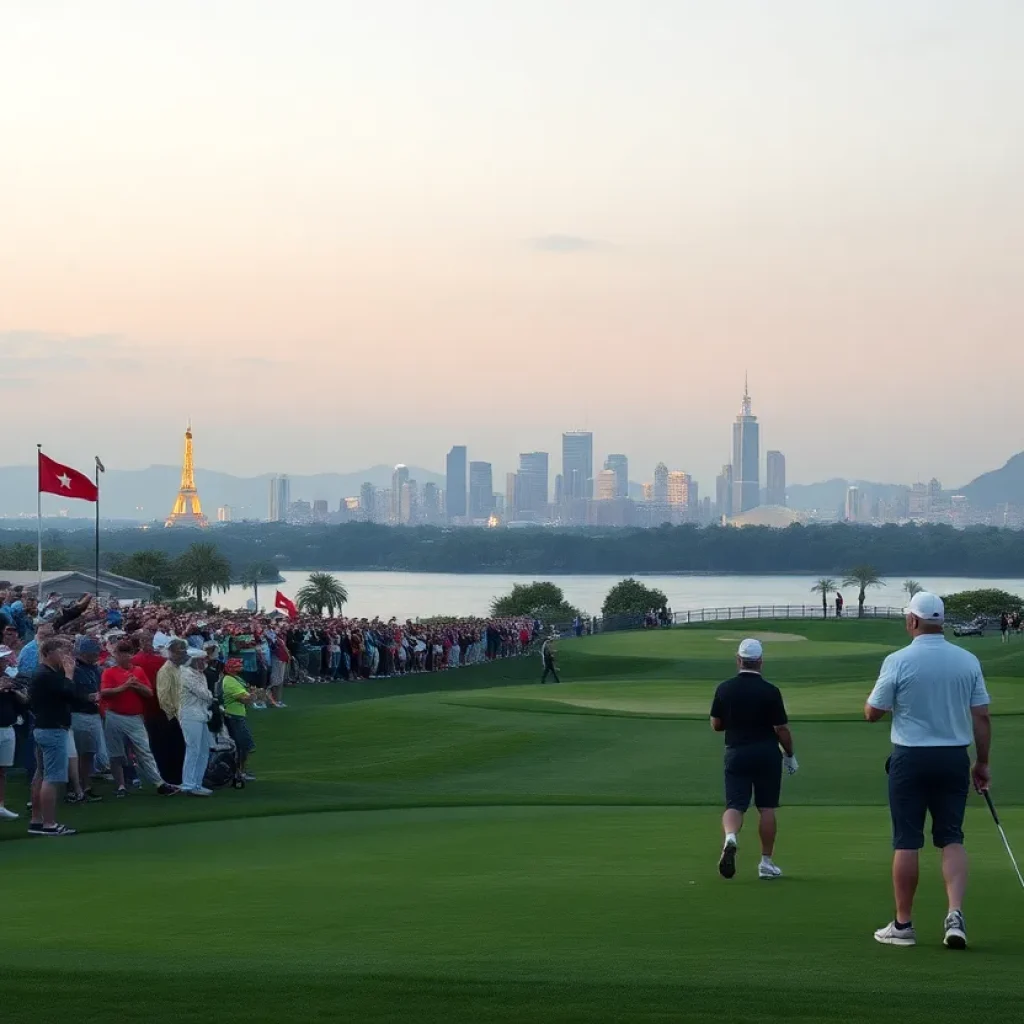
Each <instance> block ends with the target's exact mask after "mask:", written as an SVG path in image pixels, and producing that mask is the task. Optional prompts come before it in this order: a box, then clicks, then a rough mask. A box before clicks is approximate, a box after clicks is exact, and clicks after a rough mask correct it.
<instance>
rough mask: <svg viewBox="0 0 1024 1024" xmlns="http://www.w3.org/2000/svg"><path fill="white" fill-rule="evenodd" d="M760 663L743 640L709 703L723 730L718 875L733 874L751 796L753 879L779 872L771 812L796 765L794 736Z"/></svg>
mask: <svg viewBox="0 0 1024 1024" xmlns="http://www.w3.org/2000/svg"><path fill="white" fill-rule="evenodd" d="M763 663H764V650H763V648H762V647H761V642H760V641H759V640H744V641H743V643H741V644H740V647H739V650H738V651H737V652H736V666H737V668H738V669H739V671H738V673H737V674H736V675H735V676H733V678H732V679H727V680H726V681H725V682H724V683H721V684H720V685H719V687H718V689H717V690H715V699H714V701H713V702H712V704H711V728H712V729H714V730H715V732H724V733H725V813H724V814H723V815H722V831H723V832H724V833H725V845H724V846H723V847H722V856H721V858H720V859H719V861H718V871H719V874H721V876H722V877H723V878H732V877H733V875H735V874H736V851H737V845H738V842H737V836H738V835H739V832H740V829H741V828H742V827H743V815H744V814H746V812H747V808H748V807H750V799H751V796H753V799H754V805H755V806H756V807H757V810H758V814H759V815H760V821H759V823H758V834H759V836H760V838H761V862H760V864H758V866H757V877H758V878H765V879H769V878H779V877H781V875H782V871H781V869H780V868H779V867H778V865H776V863H775V862H774V861H773V860H772V855H773V854H774V852H775V834H776V831H777V823H776V820H775V810H776V808H777V807H778V806H779V795H780V793H781V791H782V769H783V767H785V769H786V771H787V772H788V773H789V774H790V775H792V774H793V773H794V772H795V771H796V770H797V768H798V767H799V766H798V765H797V761H796V758H795V757H794V756H793V737H792V735H791V734H790V731H789V724H788V722H789V719H788V718H787V717H786V707H785V705H784V704H783V702H782V694H781V693H780V692H779V690H778V688H777V687H775V686H772V684H771V683H769V682H768V680H767V679H765V678H764V676H763V675H761V667H762V665H763ZM780 745H781V748H782V749H781V751H780V749H779V747H780Z"/></svg>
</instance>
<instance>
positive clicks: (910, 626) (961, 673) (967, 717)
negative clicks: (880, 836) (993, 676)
mask: <svg viewBox="0 0 1024 1024" xmlns="http://www.w3.org/2000/svg"><path fill="white" fill-rule="evenodd" d="M906 612H907V632H908V633H909V634H910V635H911V636H912V637H913V638H914V639H913V641H912V642H911V644H910V645H909V646H908V647H904V648H903V649H902V650H899V651H896V652H895V653H894V654H890V655H889V657H888V658H886V659H885V661H884V662H883V663H882V670H881V673H880V674H879V677H878V682H877V683H875V688H874V689H873V690H872V691H871V695H870V696H869V697H868V700H867V704H866V705H865V707H864V717H865V718H867V720H868V721H869V722H877V721H879V720H880V719H881V718H882V717H884V715H885V714H886V713H887V712H890V711H891V712H892V743H893V751H892V756H891V757H890V759H889V761H888V762H887V767H888V772H889V810H890V812H891V815H892V845H893V849H894V850H895V853H894V855H893V864H892V881H893V889H894V891H895V896H896V918H895V920H893V921H892V922H890V923H889V924H888V925H886V927H884V928H880V929H879V930H878V931H876V932H875V939H876V940H877V941H878V942H881V943H883V944H884V945H887V946H913V945H914V944H915V943H916V942H917V936H916V935H915V933H914V925H913V920H912V911H913V906H914V894H915V893H916V891H917V881H918V851H919V850H920V849H921V848H922V847H923V846H924V823H925V814H926V813H931V816H932V842H933V843H934V844H935V846H937V847H938V848H939V849H940V850H942V877H943V879H944V880H945V883H946V896H947V898H948V900H949V912H948V913H947V915H946V919H945V922H944V924H943V931H944V936H943V942H944V943H945V945H946V946H947V947H949V948H950V949H965V948H966V947H967V929H966V926H965V925H964V916H963V901H964V890H965V889H966V888H967V851H966V850H965V849H964V833H963V823H964V812H965V810H966V807H967V795H968V793H969V792H970V788H971V781H972V779H973V782H974V787H975V788H976V789H977V790H978V791H979V792H985V791H986V790H987V789H988V785H989V780H990V774H989V767H988V759H989V748H990V746H991V741H992V723H991V719H990V718H989V710H988V705H989V695H988V691H987V690H986V689H985V680H984V678H983V677H982V674H981V665H980V664H979V662H978V659H977V658H976V657H975V656H974V655H973V654H971V653H970V652H969V651H965V650H964V649H963V648H962V647H957V646H956V645H955V644H951V643H948V642H947V641H946V638H945V637H944V636H943V635H942V624H943V621H944V620H945V609H944V607H943V604H942V601H941V599H940V598H938V597H936V596H935V595H934V594H927V593H921V594H915V595H914V597H913V598H912V599H911V601H910V605H909V607H908V608H907V609H906ZM972 739H973V740H974V744H975V752H976V758H977V759H976V761H975V763H974V767H973V768H972V767H971V763H970V758H969V756H968V753H967V748H968V747H969V746H970V743H971V740H972Z"/></svg>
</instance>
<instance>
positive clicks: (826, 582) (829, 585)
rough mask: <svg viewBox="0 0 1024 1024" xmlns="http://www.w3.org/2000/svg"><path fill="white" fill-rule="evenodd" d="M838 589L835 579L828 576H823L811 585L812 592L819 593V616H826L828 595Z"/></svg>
mask: <svg viewBox="0 0 1024 1024" xmlns="http://www.w3.org/2000/svg"><path fill="white" fill-rule="evenodd" d="M838 589H839V588H838V587H837V586H836V581H835V580H834V579H832V578H831V577H830V576H823V577H822V578H821V579H820V580H818V582H817V583H815V584H814V586H813V587H811V593H812V594H821V617H822V618H823V619H827V618H828V595H829V594H834V593H835V592H836V591H837V590H838Z"/></svg>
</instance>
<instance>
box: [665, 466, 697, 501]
mask: <svg viewBox="0 0 1024 1024" xmlns="http://www.w3.org/2000/svg"><path fill="white" fill-rule="evenodd" d="M692 484H693V481H692V479H691V478H690V474H689V473H681V472H679V471H678V470H675V471H673V472H671V473H669V475H668V503H669V504H670V505H678V506H679V507H680V508H683V509H689V507H690V501H691V498H690V489H691V486H692Z"/></svg>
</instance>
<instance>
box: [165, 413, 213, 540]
mask: <svg viewBox="0 0 1024 1024" xmlns="http://www.w3.org/2000/svg"><path fill="white" fill-rule="evenodd" d="M209 525H210V524H209V522H208V521H207V519H206V516H204V515H203V506H202V505H200V504H199V492H198V491H197V490H196V475H195V469H194V467H193V465H192V421H191V420H189V421H188V427H187V428H186V429H185V461H184V463H183V464H182V467H181V488H180V490H179V491H178V498H177V500H176V501H175V502H174V508H172V509H171V514H170V515H169V516H168V517H167V522H166V523H164V526H209Z"/></svg>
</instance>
